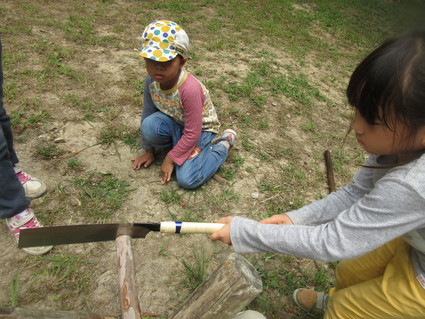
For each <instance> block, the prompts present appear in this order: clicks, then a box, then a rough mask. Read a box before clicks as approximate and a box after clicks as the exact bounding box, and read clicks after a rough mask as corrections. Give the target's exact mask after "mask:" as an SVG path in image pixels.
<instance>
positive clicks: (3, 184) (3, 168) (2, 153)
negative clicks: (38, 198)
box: [0, 41, 30, 218]
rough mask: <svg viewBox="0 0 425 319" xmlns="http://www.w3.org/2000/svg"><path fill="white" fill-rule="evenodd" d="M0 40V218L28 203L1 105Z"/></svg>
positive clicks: (10, 129) (1, 70) (23, 208)
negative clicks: (15, 166) (18, 174)
mask: <svg viewBox="0 0 425 319" xmlns="http://www.w3.org/2000/svg"><path fill="white" fill-rule="evenodd" d="M1 61H2V47H1V41H0V218H7V217H12V216H15V215H16V214H19V213H20V212H22V211H24V210H25V208H27V207H28V206H29V204H30V201H29V200H28V199H27V198H26V197H25V191H24V188H23V187H22V184H21V182H20V180H19V178H18V177H17V175H16V173H15V169H14V168H13V166H14V164H17V163H18V157H17V156H16V153H15V150H14V149H13V135H12V128H11V126H10V117H9V116H8V115H7V114H6V110H5V109H4V107H3V69H2V63H1Z"/></svg>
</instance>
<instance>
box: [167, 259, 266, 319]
mask: <svg viewBox="0 0 425 319" xmlns="http://www.w3.org/2000/svg"><path fill="white" fill-rule="evenodd" d="M261 290H262V282H261V278H260V275H259V274H258V272H257V271H256V270H255V268H254V266H253V265H251V264H250V263H249V262H248V261H247V260H246V259H245V258H243V257H242V256H240V255H238V254H235V253H233V254H231V255H230V256H229V257H228V258H227V260H226V261H225V262H224V263H223V264H222V265H221V266H220V267H219V268H218V269H216V270H215V272H214V273H213V274H211V276H210V277H209V278H208V279H207V280H206V281H204V282H203V283H202V284H201V285H200V286H199V287H198V288H197V289H196V290H195V291H194V292H193V293H192V294H191V295H190V296H189V297H188V298H187V300H186V301H185V302H184V303H183V305H182V306H181V307H180V308H179V309H178V310H177V311H176V313H175V314H174V315H173V316H172V317H171V318H172V319H216V318H220V319H231V318H233V317H234V316H235V315H236V314H237V313H238V312H240V311H241V310H242V309H243V308H245V306H247V305H248V304H249V303H250V302H251V301H252V300H253V299H254V298H255V297H256V296H257V295H258V294H259V293H260V292H261Z"/></svg>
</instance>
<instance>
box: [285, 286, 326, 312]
mask: <svg viewBox="0 0 425 319" xmlns="http://www.w3.org/2000/svg"><path fill="white" fill-rule="evenodd" d="M328 298H329V297H328V296H327V295H325V293H324V292H317V291H315V290H312V289H304V288H298V289H296V290H295V291H294V293H293V294H292V301H293V302H294V303H295V304H296V305H297V306H298V307H300V308H301V309H302V310H305V311H310V310H313V309H317V310H320V311H325V310H326V308H327V301H328Z"/></svg>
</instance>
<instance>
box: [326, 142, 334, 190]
mask: <svg viewBox="0 0 425 319" xmlns="http://www.w3.org/2000/svg"><path fill="white" fill-rule="evenodd" d="M323 155H324V157H325V165H326V176H327V179H328V186H329V194H330V193H332V192H334V191H335V179H334V170H333V165H332V158H331V152H329V151H328V150H326V151H325V153H324V154H323Z"/></svg>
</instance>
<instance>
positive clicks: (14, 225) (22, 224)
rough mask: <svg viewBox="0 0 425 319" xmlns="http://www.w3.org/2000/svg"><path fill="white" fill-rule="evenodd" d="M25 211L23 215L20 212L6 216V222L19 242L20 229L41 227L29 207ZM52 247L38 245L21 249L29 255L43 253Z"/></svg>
mask: <svg viewBox="0 0 425 319" xmlns="http://www.w3.org/2000/svg"><path fill="white" fill-rule="evenodd" d="M25 211H26V212H27V213H26V214H25V215H23V216H22V213H21V214H18V215H16V216H12V217H10V218H6V224H7V226H8V227H9V229H10V231H11V232H12V234H13V235H14V237H15V239H16V241H17V242H19V234H20V232H21V229H28V228H38V227H43V226H42V225H41V224H40V222H39V221H38V220H37V217H35V215H34V212H33V211H32V209H31V208H27V209H26V210H25ZM25 211H24V212H25ZM52 248H53V246H40V247H27V248H22V250H23V251H24V252H26V253H28V254H30V255H44V254H45V253H47V252H48V251H50V250H51V249H52Z"/></svg>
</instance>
